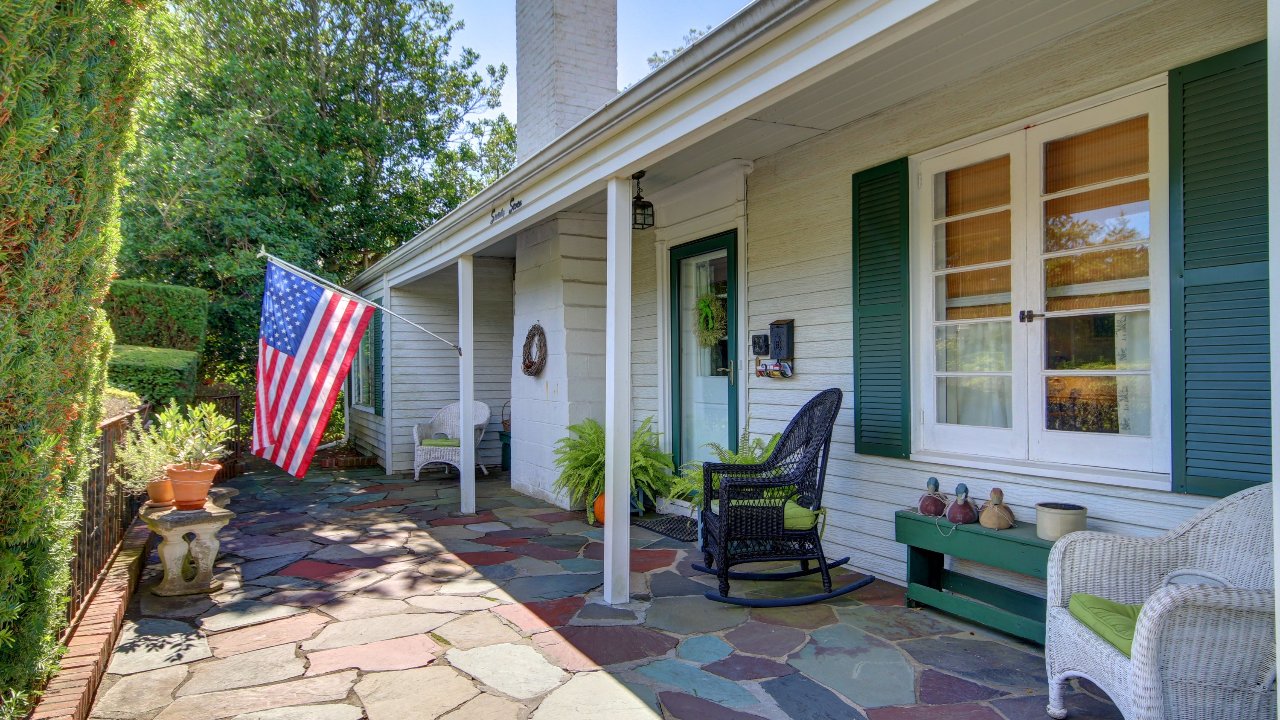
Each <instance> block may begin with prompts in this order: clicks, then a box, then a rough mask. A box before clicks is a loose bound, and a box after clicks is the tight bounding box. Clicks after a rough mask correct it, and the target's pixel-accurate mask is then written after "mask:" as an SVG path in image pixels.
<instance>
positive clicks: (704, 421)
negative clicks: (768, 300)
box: [679, 250, 731, 462]
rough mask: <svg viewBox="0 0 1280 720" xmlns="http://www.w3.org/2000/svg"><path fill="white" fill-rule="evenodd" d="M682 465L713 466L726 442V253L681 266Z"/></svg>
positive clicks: (698, 257) (727, 372)
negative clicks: (712, 447)
mask: <svg viewBox="0 0 1280 720" xmlns="http://www.w3.org/2000/svg"><path fill="white" fill-rule="evenodd" d="M679 273H680V286H679V313H680V369H679V372H680V405H681V407H680V410H679V412H680V459H681V461H682V462H688V461H691V460H702V461H706V460H711V459H712V456H711V452H710V451H709V450H708V449H707V447H706V445H707V444H708V443H713V442H714V443H719V444H721V445H725V444H726V443H728V441H729V392H730V387H729V360H730V357H729V335H728V310H729V302H731V298H730V288H729V258H728V252H727V251H725V250H716V251H713V252H710V253H707V254H705V255H698V256H696V257H691V258H685V259H684V260H681V261H680V265H679Z"/></svg>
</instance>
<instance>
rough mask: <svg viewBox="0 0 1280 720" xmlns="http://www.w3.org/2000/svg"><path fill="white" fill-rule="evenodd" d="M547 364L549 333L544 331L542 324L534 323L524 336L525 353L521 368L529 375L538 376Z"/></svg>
mask: <svg viewBox="0 0 1280 720" xmlns="http://www.w3.org/2000/svg"><path fill="white" fill-rule="evenodd" d="M546 366H547V334H546V333H545V332H543V331H542V326H541V325H539V324H537V323H534V324H533V327H531V328H529V332H528V333H527V334H526V335H525V336H524V353H523V358H522V361H521V363H520V370H521V371H522V372H524V374H525V375H528V376H529V377H537V376H539V375H541V374H542V369H543V368H545V367H546Z"/></svg>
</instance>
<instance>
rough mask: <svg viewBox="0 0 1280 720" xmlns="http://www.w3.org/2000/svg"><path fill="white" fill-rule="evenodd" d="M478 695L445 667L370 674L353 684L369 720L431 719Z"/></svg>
mask: <svg viewBox="0 0 1280 720" xmlns="http://www.w3.org/2000/svg"><path fill="white" fill-rule="evenodd" d="M479 693H480V691H479V690H477V689H476V687H475V686H474V685H472V684H471V681H470V680H467V679H466V678H465V677H463V676H462V675H460V674H458V671H457V670H454V669H453V668H447V667H427V668H419V669H417V670H398V671H395V672H381V673H370V674H368V675H365V676H364V677H362V678H360V682H359V683H357V684H356V695H358V696H359V697H360V702H361V703H363V704H364V710H365V713H367V714H368V717H369V720H405V719H406V718H415V720H417V719H419V718H420V719H421V720H435V718H438V717H440V716H441V715H443V714H445V713H447V712H449V711H450V710H453V709H454V708H456V707H458V706H459V705H462V704H463V703H465V702H466V701H468V700H470V699H471V698H473V697H475V696H476V695H478V694H479Z"/></svg>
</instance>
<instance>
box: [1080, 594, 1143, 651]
mask: <svg viewBox="0 0 1280 720" xmlns="http://www.w3.org/2000/svg"><path fill="white" fill-rule="evenodd" d="M1067 611H1068V612H1070V613H1071V616H1072V617H1074V618H1075V619H1077V620H1079V621H1080V622H1081V623H1082V624H1083V625H1084V626H1085V627H1087V628H1089V629H1090V630H1092V631H1094V632H1095V633H1097V634H1098V637H1100V638H1102V639H1103V640H1106V641H1107V642H1109V643H1111V645H1113V646H1114V647H1115V649H1117V650H1119V651H1120V652H1122V653H1124V655H1125V657H1129V655H1130V653H1131V652H1132V650H1133V631H1134V629H1135V628H1137V627H1138V614H1139V613H1141V612H1142V606H1141V605H1125V604H1124V603H1118V602H1113V601H1111V600H1108V599H1106V598H1101V597H1098V596H1097V595H1088V594H1085V593H1072V595H1071V600H1069V601H1068V602H1067Z"/></svg>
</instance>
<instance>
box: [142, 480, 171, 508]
mask: <svg viewBox="0 0 1280 720" xmlns="http://www.w3.org/2000/svg"><path fill="white" fill-rule="evenodd" d="M147 504H148V505H150V506H151V507H173V483H171V482H169V478H167V477H161V478H156V479H155V480H152V481H151V482H149V483H147Z"/></svg>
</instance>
